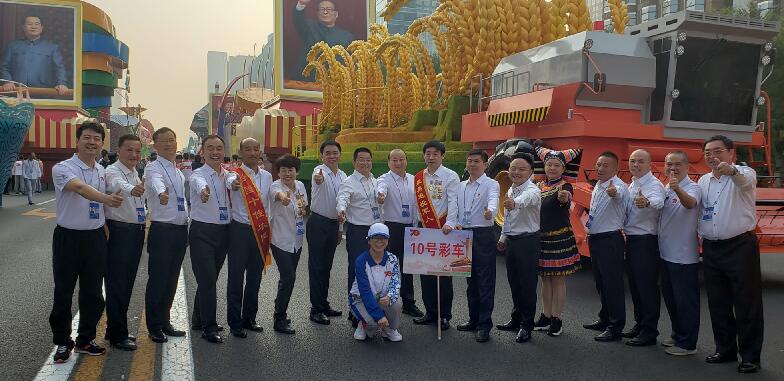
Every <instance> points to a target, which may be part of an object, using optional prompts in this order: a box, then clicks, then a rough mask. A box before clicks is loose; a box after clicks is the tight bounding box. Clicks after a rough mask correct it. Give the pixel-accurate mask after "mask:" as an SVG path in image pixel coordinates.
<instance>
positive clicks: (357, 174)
mask: <svg viewBox="0 0 784 381" xmlns="http://www.w3.org/2000/svg"><path fill="white" fill-rule="evenodd" d="M351 176H356V177H357V178H358V179H359V180H362V179H372V178H373V172H370V174H369V175H368V176H367V177H365V175H363V174H362V173H360V172H359V171H357V170H356V169H355V170H354V173H352V174H351Z"/></svg>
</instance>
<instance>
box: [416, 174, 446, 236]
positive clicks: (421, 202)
mask: <svg viewBox="0 0 784 381" xmlns="http://www.w3.org/2000/svg"><path fill="white" fill-rule="evenodd" d="M426 170H427V169H423V170H421V171H419V172H418V173H417V174H416V175H415V176H414V193H416V200H417V209H418V210H419V218H420V219H421V220H422V226H424V227H426V228H428V229H441V227H442V226H444V224H445V223H446V214H444V215H443V216H440V217H437V215H436V209H435V208H434V207H433V201H432V200H430V192H428V190H427V184H425V171H426Z"/></svg>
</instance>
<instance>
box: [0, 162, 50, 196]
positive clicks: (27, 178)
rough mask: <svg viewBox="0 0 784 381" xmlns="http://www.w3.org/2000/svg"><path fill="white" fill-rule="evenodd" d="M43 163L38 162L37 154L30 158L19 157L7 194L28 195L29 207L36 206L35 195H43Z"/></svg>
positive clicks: (7, 186)
mask: <svg viewBox="0 0 784 381" xmlns="http://www.w3.org/2000/svg"><path fill="white" fill-rule="evenodd" d="M43 170H44V166H43V162H42V161H41V160H38V158H37V157H36V156H35V153H32V152H31V153H30V155H29V156H24V155H19V160H17V161H15V162H14V164H13V167H12V168H11V178H10V179H9V180H8V182H7V184H6V187H5V192H4V193H5V194H6V195H10V194H11V192H15V193H16V194H26V195H27V203H28V205H34V204H35V203H34V202H33V193H41V177H43Z"/></svg>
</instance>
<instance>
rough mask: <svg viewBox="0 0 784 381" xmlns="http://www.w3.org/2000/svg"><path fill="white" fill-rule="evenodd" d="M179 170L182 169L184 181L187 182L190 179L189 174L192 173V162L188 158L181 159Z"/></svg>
mask: <svg viewBox="0 0 784 381" xmlns="http://www.w3.org/2000/svg"><path fill="white" fill-rule="evenodd" d="M180 171H182V175H183V176H185V182H186V183H187V182H188V181H190V179H191V174H193V162H192V161H190V160H186V161H183V162H182V163H181V164H180Z"/></svg>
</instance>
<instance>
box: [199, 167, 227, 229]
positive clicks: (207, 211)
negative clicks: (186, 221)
mask: <svg viewBox="0 0 784 381" xmlns="http://www.w3.org/2000/svg"><path fill="white" fill-rule="evenodd" d="M226 176H227V173H226V171H225V170H224V169H223V168H221V169H220V172H215V170H214V169H212V167H210V166H209V165H205V166H203V167H201V168H199V169H197V170H195V171H193V174H192V175H191V180H190V189H191V220H194V221H199V222H204V223H207V224H217V225H225V224H228V223H229V222H231V208H229V190H228V189H226ZM205 188H209V189H210V197H209V198H208V199H207V202H202V201H201V191H202V190H203V189H205Z"/></svg>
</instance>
